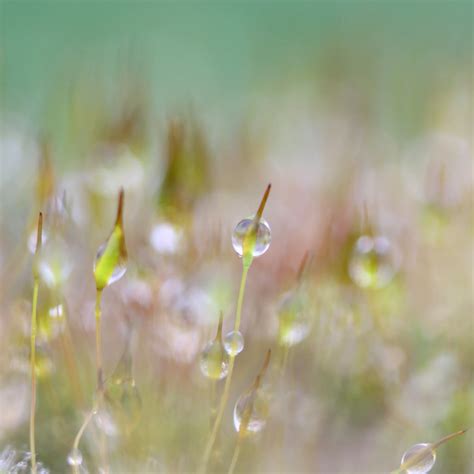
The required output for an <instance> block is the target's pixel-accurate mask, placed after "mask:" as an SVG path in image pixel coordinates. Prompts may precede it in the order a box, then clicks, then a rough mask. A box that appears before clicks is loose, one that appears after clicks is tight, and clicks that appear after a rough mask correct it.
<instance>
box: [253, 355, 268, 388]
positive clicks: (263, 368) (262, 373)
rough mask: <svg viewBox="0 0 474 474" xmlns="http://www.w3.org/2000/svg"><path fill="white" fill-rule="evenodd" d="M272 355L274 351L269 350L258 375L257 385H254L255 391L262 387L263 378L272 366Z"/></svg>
mask: <svg viewBox="0 0 474 474" xmlns="http://www.w3.org/2000/svg"><path fill="white" fill-rule="evenodd" d="M271 355H272V350H271V349H268V351H267V354H266V356H265V360H264V361H263V365H262V368H261V369H260V372H259V374H258V375H257V378H256V379H255V383H254V389H255V390H256V389H258V387H259V386H260V382H261V381H262V378H263V377H264V375H265V372H266V371H267V369H268V366H269V365H270V357H271Z"/></svg>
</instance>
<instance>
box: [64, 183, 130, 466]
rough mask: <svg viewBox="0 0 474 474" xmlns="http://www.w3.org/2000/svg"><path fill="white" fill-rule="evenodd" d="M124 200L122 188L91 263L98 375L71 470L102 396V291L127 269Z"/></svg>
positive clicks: (104, 449)
mask: <svg viewBox="0 0 474 474" xmlns="http://www.w3.org/2000/svg"><path fill="white" fill-rule="evenodd" d="M123 204H124V192H123V189H121V190H120V193H119V200H118V208H117V217H116V219H115V224H114V227H113V229H112V232H111V233H110V235H109V237H108V239H107V240H106V242H105V243H104V244H103V245H101V246H100V247H99V250H98V252H97V256H96V260H95V264H94V278H95V283H96V304H95V320H96V332H95V354H96V375H97V394H96V398H95V401H94V405H93V407H92V410H91V411H90V412H89V413H88V414H87V415H86V417H85V419H84V422H83V424H82V426H81V428H80V429H79V432H78V433H77V435H76V438H75V440H74V444H73V449H72V451H71V453H70V455H69V464H71V465H72V466H73V470H74V472H78V465H80V462H77V461H78V459H82V456H80V453H79V451H78V447H79V442H80V440H81V437H82V435H83V433H84V431H85V429H86V428H87V425H88V424H89V423H90V421H91V419H92V417H93V416H94V414H95V413H97V411H98V410H99V409H100V408H101V406H102V405H103V399H104V376H103V363H102V330H101V319H102V310H101V298H102V291H103V289H104V288H105V287H107V286H108V285H111V284H112V283H114V282H115V281H117V280H119V279H120V278H121V277H122V276H123V275H124V274H125V271H126V264H127V248H126V245H125V236H124V231H123ZM100 453H101V462H102V463H103V467H104V469H105V471H106V472H107V471H108V462H107V446H106V439H105V434H104V433H101V441H100Z"/></svg>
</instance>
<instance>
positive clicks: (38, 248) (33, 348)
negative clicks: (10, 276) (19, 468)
mask: <svg viewBox="0 0 474 474" xmlns="http://www.w3.org/2000/svg"><path fill="white" fill-rule="evenodd" d="M42 238H43V214H42V213H41V212H40V213H39V216H38V228H37V231H36V250H35V255H34V257H33V301H32V305H31V338H30V367H31V404H30V452H31V472H32V473H33V474H36V445H35V415H36V331H37V320H36V313H37V311H36V309H37V304H38V288H39V274H38V256H39V252H40V251H41V242H42Z"/></svg>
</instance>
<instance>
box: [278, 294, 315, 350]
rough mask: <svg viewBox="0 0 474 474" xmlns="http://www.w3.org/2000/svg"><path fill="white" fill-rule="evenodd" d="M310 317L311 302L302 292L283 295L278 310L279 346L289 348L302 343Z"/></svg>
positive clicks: (307, 331) (308, 328)
mask: <svg viewBox="0 0 474 474" xmlns="http://www.w3.org/2000/svg"><path fill="white" fill-rule="evenodd" d="M311 315H312V312H311V302H310V301H309V298H308V295H307V294H306V292H305V291H304V290H296V291H290V292H288V293H285V294H284V295H283V297H282V298H281V300H280V304H279V308H278V319H279V329H278V339H279V342H280V344H281V345H284V346H289V347H291V346H294V345H296V344H299V343H300V342H301V341H303V340H304V339H305V338H306V337H307V336H308V334H309V332H310V329H311V322H312V321H311Z"/></svg>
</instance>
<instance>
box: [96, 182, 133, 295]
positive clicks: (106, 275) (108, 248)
mask: <svg viewBox="0 0 474 474" xmlns="http://www.w3.org/2000/svg"><path fill="white" fill-rule="evenodd" d="M123 202H124V193H123V190H120V194H119V202H118V208H117V217H116V220H115V225H114V228H113V230H112V233H111V234H110V235H109V238H108V239H107V241H106V242H105V243H104V244H102V245H101V246H100V247H99V250H98V251H97V255H96V258H95V261H94V278H95V284H96V287H97V289H98V290H102V289H104V288H105V287H106V286H108V285H111V284H112V283H114V282H116V281H117V280H119V279H120V278H122V277H123V275H124V274H125V272H126V270H127V248H126V245H125V236H124V232H123Z"/></svg>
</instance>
